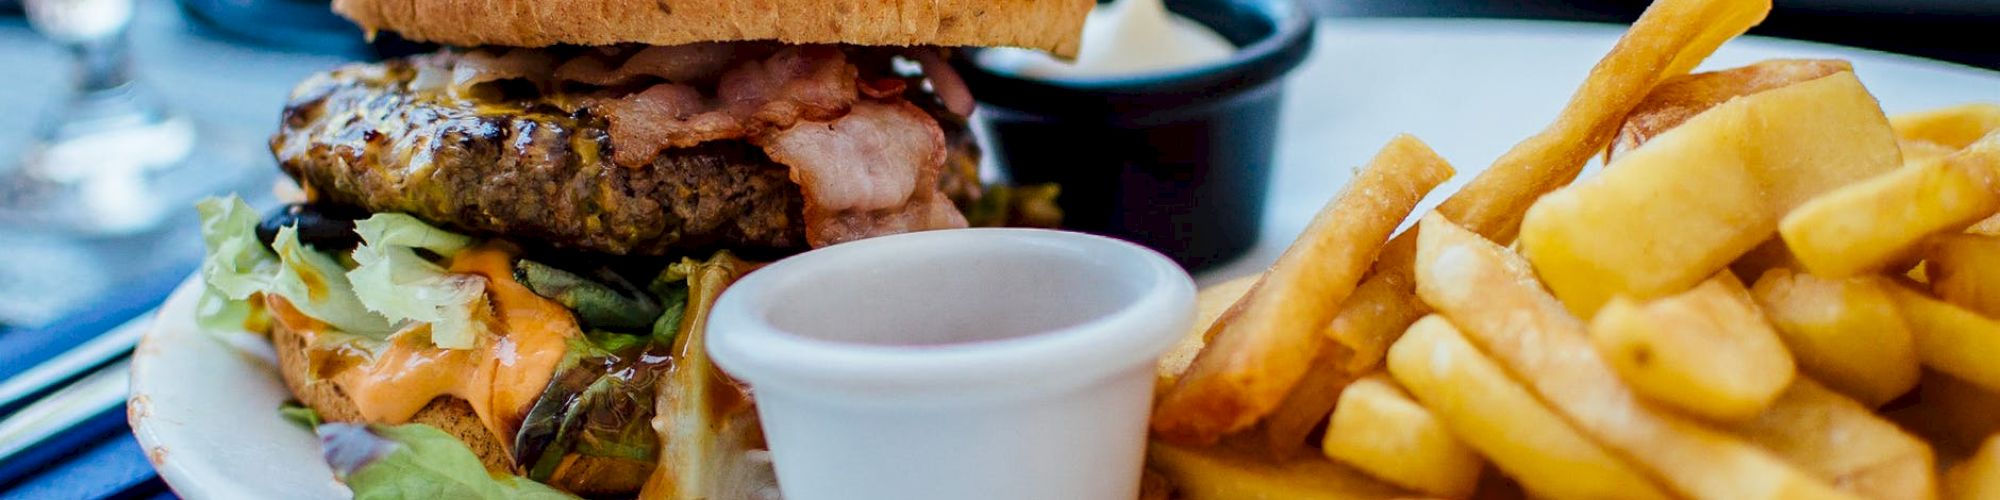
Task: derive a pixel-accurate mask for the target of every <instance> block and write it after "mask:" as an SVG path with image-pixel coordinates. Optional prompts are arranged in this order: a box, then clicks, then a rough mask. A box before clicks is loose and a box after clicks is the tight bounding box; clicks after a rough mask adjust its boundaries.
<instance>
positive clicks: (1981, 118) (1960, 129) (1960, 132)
mask: <svg viewBox="0 0 2000 500" xmlns="http://www.w3.org/2000/svg"><path fill="white" fill-rule="evenodd" d="M1889 126H1890V127H1891V128H1894V129H1896V137H1897V138H1899V139H1904V140H1916V141H1924V142H1929V143H1932V144H1937V145H1940V146H1944V147H1946V148H1950V149H1953V150H1957V149H1961V148H1964V147H1966V146H1969V145H1972V143H1973V142H1975V141H1978V140H1979V138H1981V137H1985V136H1986V134H1991V133H1993V131H1995V130H2000V103H1990V102H1986V103H1971V104H1960V105H1957V106H1951V107H1945V108H1938V109H1933V110H1928V111H1918V112H1915V113H1904V114H1900V115H1896V116H1893V117H1890V118H1889Z"/></svg>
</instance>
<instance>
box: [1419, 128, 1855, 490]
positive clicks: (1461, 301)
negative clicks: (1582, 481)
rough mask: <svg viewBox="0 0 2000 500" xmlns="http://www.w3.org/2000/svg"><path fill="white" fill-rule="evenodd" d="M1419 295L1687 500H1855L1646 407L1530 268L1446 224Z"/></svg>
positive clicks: (1436, 233)
mask: <svg viewBox="0 0 2000 500" xmlns="http://www.w3.org/2000/svg"><path fill="white" fill-rule="evenodd" d="M1669 135H1671V134H1669ZM1663 139H1664V138H1663ZM1417 295H1418V296H1420V297H1423V299H1424V301H1425V302H1426V303H1428V304H1430V305H1431V306H1432V307H1433V308H1436V309H1437V310H1438V311H1439V312H1440V313H1442V314H1443V315H1444V316H1445V317H1446V318H1448V319H1450V320H1451V322H1452V323H1453V324H1454V325H1457V326H1458V327H1460V329H1461V330H1462V331H1463V332H1465V336H1466V338H1467V339H1468V340H1471V341H1472V343H1473V344H1475V345H1477V346H1478V347H1479V348H1481V350H1482V351H1484V352H1486V353H1488V354H1490V355H1491V356H1492V357H1493V359H1494V360H1495V361H1497V362H1498V363H1499V364H1500V365H1502V366H1504V367H1506V368H1507V369H1508V372H1510V373H1513V374H1515V375H1517V376H1519V377H1521V378H1522V379H1523V380H1524V382H1526V384H1525V385H1526V386H1527V387H1529V388H1530V389H1533V390H1534V392H1535V393H1536V394H1538V395H1540V396H1541V398H1542V400H1543V401H1547V402H1548V403H1549V406H1551V407H1553V408H1554V409H1555V410H1557V411H1558V412H1559V413H1561V414H1563V415H1566V416H1568V417H1569V420H1570V421H1571V422H1573V423H1575V424H1576V426H1577V428H1578V429H1580V430H1582V431H1584V433H1585V434H1587V435H1589V436H1591V437H1593V438H1596V439H1597V440H1598V441H1599V442H1601V443H1603V444H1604V445H1605V446H1606V447H1608V448H1611V449H1613V450H1616V451H1618V452H1619V455H1620V456H1622V457H1625V458H1627V459H1630V460H1632V461H1634V462H1635V463H1637V464H1639V465H1641V466H1643V467H1644V468H1646V469H1647V470H1650V471H1651V472H1652V474H1654V475H1655V476H1656V477H1659V478H1661V479H1663V480H1664V481H1665V482H1666V484H1667V486H1668V487H1670V488H1672V489H1673V490H1674V491H1675V492H1677V493H1679V494H1681V495H1685V496H1688V497H1693V498H1698V499H1725V498H1727V499H1742V498H1849V496H1848V495H1846V494H1843V493H1841V492H1839V491H1836V490H1834V489H1833V488H1832V487H1830V486H1828V485H1827V484H1825V483H1822V482H1820V481H1819V480H1817V479H1815V478H1813V477H1810V476H1808V475H1806V474H1805V473H1804V472H1802V471H1800V470H1799V469H1797V468H1794V467H1793V466H1791V465H1789V464H1786V463H1785V462H1783V461H1781V460H1779V459H1778V458H1777V457H1774V456H1772V455H1770V454H1769V453H1768V452H1765V451H1764V450H1762V449H1759V448H1757V447H1755V446H1751V445H1750V444H1748V443H1745V442H1743V441H1742V440H1740V439H1738V438H1735V437H1732V436H1729V435H1727V434H1724V433H1721V432H1718V431H1715V430H1713V429H1710V428H1708V427H1705V426H1703V425H1701V424H1699V423H1696V422H1694V421H1692V420H1689V419H1687V418H1686V417H1681V416H1679V415H1677V414H1673V413H1668V412H1662V411H1659V410H1655V409H1653V408H1651V407H1648V406H1646V405H1645V404H1643V403H1641V402H1640V401H1639V399H1638V396H1637V395H1636V394H1633V393H1632V390H1631V389H1630V388H1629V387H1627V386H1625V384H1624V383H1622V382H1620V381H1619V380H1618V377H1617V374H1615V373H1613V372H1612V370H1611V367H1610V366H1608V365H1606V364H1605V362H1604V360H1603V359H1602V358H1600V357H1598V355H1597V352H1596V350H1595V349H1594V348H1592V347H1591V345H1590V339H1589V338H1588V337H1587V336H1586V335H1585V333H1584V325H1583V323H1582V322H1581V321H1578V320H1577V319H1576V318H1574V317H1571V316H1569V314H1568V313H1567V312H1565V311H1564V309H1563V306H1562V304H1561V303H1559V302H1557V301H1556V300H1555V297H1553V296H1550V295H1549V294H1548V292H1545V291H1543V290H1542V289H1541V288H1540V287H1537V286H1535V280H1534V274H1533V272H1532V271H1531V270H1529V268H1528V263H1527V262H1526V261H1525V260H1523V259H1521V258H1520V257H1519V256H1516V255H1514V254H1513V253H1512V252H1509V251H1508V250H1507V249H1505V248H1502V247H1500V246H1499V245H1496V244H1494V243H1493V242H1490V241H1486V240H1485V239H1483V238H1480V237H1479V236H1478V235H1476V234H1473V233H1471V232H1468V231H1466V230H1465V229H1463V228H1460V227H1458V226H1457V225H1454V224H1452V223H1451V222H1450V221H1448V220H1445V219H1444V218H1443V217H1441V216H1438V215H1437V214H1431V215H1428V216H1426V217H1425V218H1424V220H1423V231H1422V232H1421V233H1419V237H1418V240H1417Z"/></svg>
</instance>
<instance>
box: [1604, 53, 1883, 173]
mask: <svg viewBox="0 0 2000 500" xmlns="http://www.w3.org/2000/svg"><path fill="white" fill-rule="evenodd" d="M1842 71H1854V65H1852V64H1848V63H1847V61H1842V60H1838V59H1771V60H1766V61H1761V62H1758V63H1756V64H1751V65H1749V66H1743V67H1738V68H1731V69H1725V70H1721V71H1709V72H1703V73H1692V74H1687V75H1681V76H1677V77H1673V78H1669V79H1667V80H1665V81H1662V82H1660V84H1659V85H1658V86H1656V87H1653V91H1652V92H1648V93H1646V99H1645V100H1643V101H1640V102H1639V105H1638V106H1636V107H1633V108H1632V112H1631V113H1629V114H1627V115H1626V116H1625V123H1624V124H1623V125H1620V126H1619V127H1618V137H1617V138H1616V139H1613V140H1612V141H1611V147H1609V148H1606V149H1605V150H1604V162H1605V163H1606V164H1609V163H1611V161H1612V160H1614V159H1616V158H1617V155H1619V154H1623V153H1624V152H1626V151H1630V150H1633V149H1637V148H1638V147H1639V145H1640V144H1645V143H1646V140H1648V139H1652V138H1653V136H1656V135H1660V134H1662V133H1665V132H1666V131H1667V130H1669V129H1672V128H1674V127H1677V126H1680V124H1681V123H1683V122H1686V121H1688V119H1689V118H1694V115H1698V114H1701V112H1703V111H1708V108H1713V107H1715V106H1716V105H1717V104H1722V103H1723V102H1726V101H1728V100H1730V99H1734V98H1737V97H1741V96H1746V95H1750V94H1755V93H1758V92H1763V91H1766V90H1770V89H1775V88H1779V87H1784V86H1786V85H1791V84H1794V83H1799V82H1803V81H1807V80H1815V79H1818V78H1820V77H1823V76H1827V75H1831V74H1834V73H1838V72H1842Z"/></svg>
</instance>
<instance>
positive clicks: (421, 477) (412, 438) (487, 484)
mask: <svg viewBox="0 0 2000 500" xmlns="http://www.w3.org/2000/svg"><path fill="white" fill-rule="evenodd" d="M319 436H320V445H321V451H322V452H323V453H324V454H325V455H326V461H327V464H328V465H330V466H332V467H333V473H334V477H336V478H338V479H340V481H341V482H343V483H347V487H348V489H351V490H353V491H354V498H355V499H356V500H392V499H417V500H433V499H444V498H483V499H518V500H541V499H572V498H576V497H574V496H571V495H569V494H567V493H563V492H562V491H559V490H556V489H555V488H550V487H548V486H547V485H544V484H542V483H537V482H534V481H530V480H527V479H522V478H520V477H515V476H508V475H494V474H491V473H488V472H487V471H486V467H485V466H484V465H482V464H481V463H480V462H479V457H478V456H477V455H474V454H472V450H470V449H467V448H466V447H465V443H463V442H460V441H459V440H458V439H457V438H454V437H452V436H451V434H447V433H445V432H444V431H441V430H438V429H437V428H436V427H431V426H428V425H423V424H404V425H397V426H387V425H358V424H344V423H328V424H325V425H321V426H319Z"/></svg>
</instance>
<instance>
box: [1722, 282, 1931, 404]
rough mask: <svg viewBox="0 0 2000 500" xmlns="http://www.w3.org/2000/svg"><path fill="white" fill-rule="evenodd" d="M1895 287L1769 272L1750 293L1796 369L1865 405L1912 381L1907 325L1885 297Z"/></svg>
mask: <svg viewBox="0 0 2000 500" xmlns="http://www.w3.org/2000/svg"><path fill="white" fill-rule="evenodd" d="M1894 286H1895V285H1893V284H1891V283H1889V282H1888V281H1887V280H1886V279H1883V278H1880V277H1875V276H1868V277H1857V278H1850V279H1845V280H1829V279H1824V278H1820V277H1817V276H1813V275H1810V274H1801V273H1793V272H1791V271H1790V270H1787V269H1776V270H1772V271H1771V272H1769V273H1765V274H1764V277H1763V278H1762V279H1758V280H1757V285H1756V287H1755V288H1754V295H1755V296H1756V297H1757V303H1758V304H1759V305H1761V306H1763V307H1764V314H1765V315H1767V316H1768V317H1770V318H1771V323H1772V324H1773V325H1776V326H1777V327H1778V337H1779V338H1781V339H1784V341H1785V346H1786V347H1787V348H1790V349H1791V351H1792V354H1793V356H1794V357H1795V358H1797V360H1798V364H1799V370H1800V371H1802V372H1805V373H1806V374H1807V375H1810V376H1812V377H1813V379H1815V380H1819V381H1821V382H1825V383H1826V384H1827V385H1828V386H1830V387H1833V388H1834V389H1835V390H1838V391H1840V392H1841V393H1844V394H1847V395H1849V396H1853V397H1854V398H1855V399H1859V400H1861V402H1862V403H1864V404H1867V405H1868V407H1870V408H1874V407H1879V406H1882V403H1886V402H1888V401H1889V400H1891V399H1895V398H1896V396H1900V395H1902V394H1903V393H1904V392H1908V391H1909V390H1910V387H1912V386H1915V385H1916V383H1917V376H1918V375H1919V372H1918V367H1917V351H1916V346H1915V340H1914V338H1913V337H1912V336H1911V333H1910V328H1909V326H1908V324H1907V323H1905V322H1904V321H1903V315H1902V312H1901V310H1900V308H1899V307H1897V305H1896V302H1895V300H1894V299H1892V298H1891V297H1890V295H1889V292H1890V290H1889V289H1890V288H1893V287H1894Z"/></svg>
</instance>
